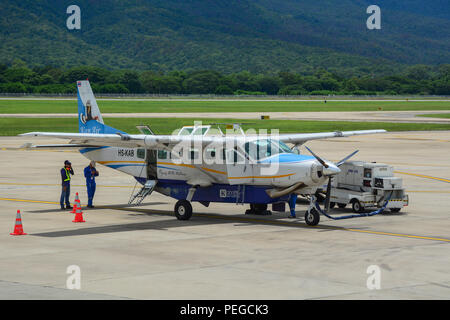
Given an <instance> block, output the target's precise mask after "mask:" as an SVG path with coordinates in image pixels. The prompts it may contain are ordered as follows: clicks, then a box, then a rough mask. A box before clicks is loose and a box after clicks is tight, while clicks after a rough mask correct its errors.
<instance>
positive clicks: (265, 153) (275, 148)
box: [22, 80, 386, 225]
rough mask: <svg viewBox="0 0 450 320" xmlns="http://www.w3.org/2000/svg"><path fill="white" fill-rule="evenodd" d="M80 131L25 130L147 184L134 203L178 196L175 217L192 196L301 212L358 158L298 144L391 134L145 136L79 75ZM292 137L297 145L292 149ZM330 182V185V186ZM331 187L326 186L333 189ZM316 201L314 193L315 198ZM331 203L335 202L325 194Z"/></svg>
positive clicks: (314, 215) (195, 131) (189, 132)
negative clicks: (113, 117) (107, 119)
mask: <svg viewBox="0 0 450 320" xmlns="http://www.w3.org/2000/svg"><path fill="white" fill-rule="evenodd" d="M77 88H78V122H79V132H78V133H56V132H30V133H24V134H22V135H24V136H36V137H48V138H61V139H70V142H69V144H65V145H40V146H34V147H45V148H48V147H74V148H78V149H79V151H80V153H81V154H83V155H84V156H85V157H86V158H88V159H90V160H94V161H96V162H98V163H100V164H102V165H105V166H107V167H110V168H113V169H116V170H119V171H121V172H124V173H126V174H129V175H132V176H133V177H135V178H136V180H137V181H138V182H139V183H140V184H142V189H141V190H140V191H139V192H138V193H137V194H135V195H134V197H133V198H132V200H131V201H130V203H133V202H134V203H137V204H139V203H140V202H141V201H142V200H143V199H144V198H145V197H146V196H148V195H150V194H151V193H152V192H153V191H156V192H159V193H161V194H164V195H166V196H169V197H172V198H175V199H177V200H178V201H177V203H176V204H175V210H174V211H175V215H176V217H177V218H178V219H179V220H188V219H189V218H190V217H191V215H192V206H191V202H192V201H196V202H200V203H201V204H203V205H205V206H208V205H209V204H210V203H211V202H226V203H235V204H244V203H245V204H250V210H247V211H246V213H248V214H252V213H253V214H266V213H267V214H268V213H269V212H268V211H267V205H268V204H272V208H273V210H275V211H284V208H285V204H286V203H288V204H289V207H290V211H291V216H292V217H295V203H296V199H297V195H299V194H301V195H314V194H315V193H316V191H317V189H318V188H322V186H323V185H324V184H326V181H327V180H328V185H329V184H330V182H331V177H332V176H333V175H336V174H338V173H339V172H340V169H339V166H340V165H341V164H342V163H344V162H345V161H346V160H347V159H349V158H350V157H351V156H353V155H354V154H355V153H356V152H357V151H355V152H353V153H352V154H350V155H349V156H347V157H345V158H344V159H343V160H341V161H339V162H337V163H333V162H330V161H327V160H323V159H321V158H320V157H319V156H317V155H315V154H314V153H313V152H312V151H311V150H310V149H309V148H307V149H308V151H310V152H311V154H312V156H311V155H303V154H299V152H298V150H299V149H298V147H299V146H301V145H302V144H303V143H305V142H306V141H309V140H315V139H324V138H337V137H349V136H353V135H363V134H373V133H381V132H386V131H385V130H361V131H345V132H340V131H337V132H323V133H296V134H280V135H272V134H271V135H262V134H259V135H257V134H248V133H247V134H243V133H244V132H243V131H242V129H241V128H240V127H238V126H235V128H234V129H239V130H240V133H238V134H236V130H232V131H233V132H232V134H230V133H229V132H227V134H223V132H222V131H221V130H220V129H218V130H215V131H214V128H212V127H211V125H194V126H185V127H183V128H182V129H181V130H179V131H178V133H177V134H172V135H155V134H153V132H152V131H151V129H150V128H148V127H147V126H138V129H139V130H140V131H141V133H142V134H137V135H136V134H127V133H125V132H123V131H121V130H118V129H115V128H112V127H110V126H108V125H106V124H105V123H104V122H103V118H102V115H101V113H100V110H99V108H98V106H97V102H96V100H95V97H94V94H93V92H92V89H91V86H90V84H89V81H87V80H84V81H77ZM286 143H289V144H292V145H293V147H292V148H290V147H288V146H287V145H286ZM329 189H330V188H328V190H329ZM328 190H327V191H328ZM311 199H313V197H311ZM325 204H326V207H327V206H328V205H329V192H327V198H326V202H325ZM319 220H320V214H319V212H318V210H316V208H315V207H314V204H313V203H312V201H311V203H310V206H309V208H308V210H307V211H306V213H305V221H306V223H307V224H308V225H317V224H318V223H319Z"/></svg>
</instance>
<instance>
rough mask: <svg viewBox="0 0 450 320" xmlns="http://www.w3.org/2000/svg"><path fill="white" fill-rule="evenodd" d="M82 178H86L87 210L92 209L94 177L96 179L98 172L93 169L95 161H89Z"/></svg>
mask: <svg viewBox="0 0 450 320" xmlns="http://www.w3.org/2000/svg"><path fill="white" fill-rule="evenodd" d="M84 177H85V178H86V187H87V194H88V208H93V207H94V206H93V205H92V201H93V200H94V194H95V186H96V185H95V177H98V171H97V169H95V161H91V163H89V165H88V166H87V167H86V168H84Z"/></svg>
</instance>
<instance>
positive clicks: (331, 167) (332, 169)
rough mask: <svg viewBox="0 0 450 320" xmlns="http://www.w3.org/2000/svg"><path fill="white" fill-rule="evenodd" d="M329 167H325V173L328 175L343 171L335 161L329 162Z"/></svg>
mask: <svg viewBox="0 0 450 320" xmlns="http://www.w3.org/2000/svg"><path fill="white" fill-rule="evenodd" d="M327 165H328V168H325V167H324V168H323V174H324V175H326V176H333V175H335V174H338V173H339V172H341V169H339V168H338V167H337V166H336V165H335V164H333V163H328V162H327Z"/></svg>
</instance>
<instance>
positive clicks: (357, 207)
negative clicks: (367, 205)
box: [352, 199, 364, 213]
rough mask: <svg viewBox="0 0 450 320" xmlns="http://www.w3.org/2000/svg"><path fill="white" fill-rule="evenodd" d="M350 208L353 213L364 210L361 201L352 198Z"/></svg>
mask: <svg viewBox="0 0 450 320" xmlns="http://www.w3.org/2000/svg"><path fill="white" fill-rule="evenodd" d="M352 210H353V212H355V213H361V212H363V211H364V208H363V206H362V205H361V202H359V200H358V199H353V200H352Z"/></svg>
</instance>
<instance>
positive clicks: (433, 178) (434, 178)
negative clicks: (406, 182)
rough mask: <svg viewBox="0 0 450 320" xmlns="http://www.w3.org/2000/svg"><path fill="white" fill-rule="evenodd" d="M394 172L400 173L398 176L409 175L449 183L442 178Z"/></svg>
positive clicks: (449, 181)
mask: <svg viewBox="0 0 450 320" xmlns="http://www.w3.org/2000/svg"><path fill="white" fill-rule="evenodd" d="M394 172H395V173H400V174H406V175H410V176H415V177H419V178H426V179H432V180H438V181H442V182H447V183H450V180H449V179H444V178H437V177H432V176H426V175H423V174H417V173H410V172H402V171H394Z"/></svg>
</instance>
